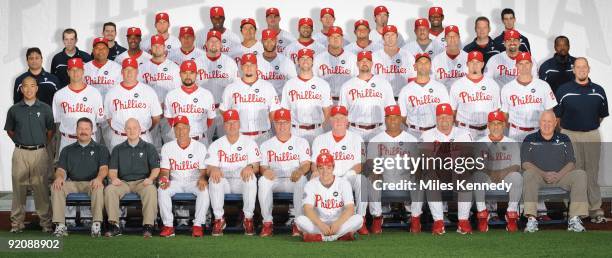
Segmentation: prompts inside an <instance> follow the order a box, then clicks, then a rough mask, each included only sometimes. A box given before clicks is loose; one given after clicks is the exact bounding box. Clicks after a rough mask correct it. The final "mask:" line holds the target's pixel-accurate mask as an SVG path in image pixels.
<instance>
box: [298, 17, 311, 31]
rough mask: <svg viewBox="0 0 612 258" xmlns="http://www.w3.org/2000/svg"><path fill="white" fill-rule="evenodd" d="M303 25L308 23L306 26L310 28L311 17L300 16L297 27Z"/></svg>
mask: <svg viewBox="0 0 612 258" xmlns="http://www.w3.org/2000/svg"><path fill="white" fill-rule="evenodd" d="M303 25H308V26H310V27H311V28H312V26H313V22H312V19H310V18H301V19H300V20H299V21H298V29H299V28H300V27H302V26H303Z"/></svg>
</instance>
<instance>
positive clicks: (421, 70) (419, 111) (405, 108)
mask: <svg viewBox="0 0 612 258" xmlns="http://www.w3.org/2000/svg"><path fill="white" fill-rule="evenodd" d="M414 69H415V70H416V78H415V79H414V81H412V82H410V83H408V85H406V86H405V87H403V88H402V90H401V91H400V93H399V97H398V99H397V104H398V105H399V107H400V110H401V112H402V117H404V119H405V124H406V126H407V130H408V132H409V133H411V134H412V135H414V136H415V137H416V138H417V139H420V138H421V134H422V133H423V132H425V131H427V130H430V129H433V128H434V127H435V126H436V121H435V119H434V114H435V110H436V106H437V105H438V104H440V103H448V102H450V99H449V96H448V91H447V90H446V87H444V85H443V84H441V83H439V82H437V81H435V80H432V79H431V78H430V77H429V74H430V72H431V57H430V56H429V54H427V53H423V54H417V55H416V56H415V64H414Z"/></svg>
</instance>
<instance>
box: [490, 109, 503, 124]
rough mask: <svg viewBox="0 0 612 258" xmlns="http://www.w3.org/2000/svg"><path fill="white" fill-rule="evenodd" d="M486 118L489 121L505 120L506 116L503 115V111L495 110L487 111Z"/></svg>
mask: <svg viewBox="0 0 612 258" xmlns="http://www.w3.org/2000/svg"><path fill="white" fill-rule="evenodd" d="M487 120H488V121H489V122H493V121H501V122H506V116H505V115H504V112H501V111H499V110H496V111H493V112H491V113H489V117H488V119H487Z"/></svg>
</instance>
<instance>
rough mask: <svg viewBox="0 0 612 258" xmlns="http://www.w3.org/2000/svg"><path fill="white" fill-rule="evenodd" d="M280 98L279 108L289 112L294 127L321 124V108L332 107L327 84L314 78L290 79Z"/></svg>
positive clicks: (323, 117) (322, 116)
mask: <svg viewBox="0 0 612 258" xmlns="http://www.w3.org/2000/svg"><path fill="white" fill-rule="evenodd" d="M281 96H282V98H281V107H283V108H285V109H289V110H291V123H292V124H294V125H310V124H321V123H323V122H324V120H325V116H324V114H323V108H324V107H330V106H331V105H332V100H331V95H330V90H329V84H328V83H327V82H326V81H325V80H323V79H321V78H319V77H316V76H314V77H312V78H311V79H310V80H307V81H304V80H302V79H301V78H299V77H296V78H293V79H290V80H289V81H287V83H285V86H284V87H283V93H282V95H281Z"/></svg>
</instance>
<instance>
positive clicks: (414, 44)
mask: <svg viewBox="0 0 612 258" xmlns="http://www.w3.org/2000/svg"><path fill="white" fill-rule="evenodd" d="M429 30H430V29H429V21H428V20H427V19H424V18H419V19H416V20H415V21H414V35H415V36H416V40H415V41H411V42H408V43H407V44H406V45H405V46H404V47H403V48H402V49H403V50H405V51H407V52H408V53H410V54H411V55H413V56H415V55H417V54H420V53H427V54H429V56H432V57H435V56H437V55H438V54H440V53H443V52H444V51H445V50H446V46H442V45H440V44H438V42H435V41H433V40H432V39H430V38H429Z"/></svg>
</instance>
